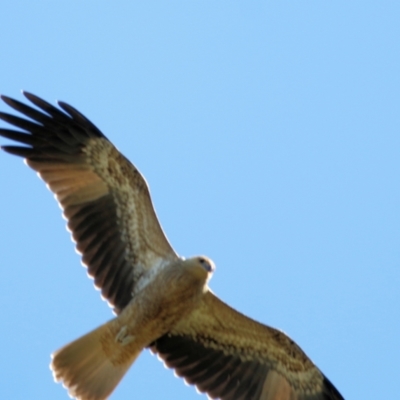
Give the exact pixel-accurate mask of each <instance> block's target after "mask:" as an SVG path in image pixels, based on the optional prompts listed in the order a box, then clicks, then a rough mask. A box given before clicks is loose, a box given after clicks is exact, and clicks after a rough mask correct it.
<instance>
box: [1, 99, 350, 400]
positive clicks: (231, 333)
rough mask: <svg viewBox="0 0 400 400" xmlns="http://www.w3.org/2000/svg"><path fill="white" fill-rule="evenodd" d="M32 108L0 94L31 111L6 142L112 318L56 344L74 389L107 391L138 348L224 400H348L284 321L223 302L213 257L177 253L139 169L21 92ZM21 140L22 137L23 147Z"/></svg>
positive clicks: (79, 395)
mask: <svg viewBox="0 0 400 400" xmlns="http://www.w3.org/2000/svg"><path fill="white" fill-rule="evenodd" d="M24 96H25V97H26V98H27V99H28V100H29V101H30V102H31V103H33V104H34V106H36V107H31V106H28V105H26V104H24V103H22V102H19V101H17V100H13V99H11V98H9V97H6V96H1V98H2V100H3V101H4V102H5V103H7V104H8V105H9V106H10V107H12V108H13V109H15V110H17V111H19V112H20V113H22V114H23V115H24V116H25V117H28V119H26V118H21V117H17V116H15V115H11V114H8V113H4V112H1V113H0V119H2V120H4V121H6V122H7V123H9V124H11V125H14V126H15V127H17V128H18V130H15V129H5V128H1V129H0V136H3V137H5V138H8V139H11V140H14V141H16V142H18V146H15V145H7V146H2V149H3V150H5V151H6V152H8V153H11V154H14V155H17V156H20V157H23V158H24V159H25V161H26V163H27V164H28V165H29V166H30V167H31V168H33V169H34V170H35V171H37V172H38V174H39V176H40V177H41V178H42V179H43V180H44V181H45V182H46V184H47V186H48V187H49V189H50V190H51V191H52V192H53V193H54V194H55V197H56V199H57V201H58V202H59V204H60V205H61V207H62V209H63V213H64V216H65V218H66V219H67V221H68V229H69V230H70V231H71V234H72V238H73V240H74V241H75V242H76V248H77V250H78V252H79V253H80V254H81V255H82V262H83V264H84V265H85V266H86V267H87V270H88V273H89V275H90V276H91V277H92V278H93V279H94V284H95V286H96V287H97V288H99V289H100V290H101V294H102V296H103V297H104V298H105V299H106V300H107V301H108V303H109V304H110V305H111V306H112V307H113V310H114V312H115V314H116V317H115V318H114V319H112V320H111V321H109V322H107V323H105V324H104V325H102V326H100V327H98V328H97V329H95V330H93V331H91V332H89V333H87V334H86V335H84V336H82V337H81V338H78V339H77V340H75V341H73V342H72V343H70V344H67V345H66V346H64V347H62V348H61V349H59V350H57V351H56V352H54V353H53V354H52V361H51V365H50V366H51V369H52V371H53V374H54V377H55V379H56V381H59V382H62V383H63V385H64V386H65V387H66V388H67V390H68V392H69V395H70V396H72V397H74V398H76V399H80V400H104V399H107V398H108V397H109V396H110V394H111V393H112V391H113V390H114V389H115V387H116V386H117V385H118V383H119V382H120V380H121V379H122V377H123V376H124V374H125V373H126V371H127V370H128V369H129V367H130V366H131V365H132V364H133V362H134V361H135V360H136V358H137V357H138V356H139V354H140V353H141V352H142V350H144V349H150V350H151V351H152V352H154V353H156V354H157V355H158V356H159V358H160V359H161V360H162V361H163V362H164V363H165V365H166V366H167V367H169V368H172V369H174V370H175V372H176V374H177V375H178V376H180V377H182V378H184V379H185V381H186V382H187V383H189V384H192V385H195V386H196V387H197V389H198V390H199V391H200V392H202V393H206V394H207V395H208V397H209V398H211V399H221V400H343V397H342V396H341V394H340V393H339V392H338V390H337V389H336V388H335V387H334V386H333V384H332V383H331V382H330V381H329V380H328V379H327V378H326V377H325V376H324V375H323V373H322V372H321V371H320V370H319V369H318V368H317V367H316V366H315V365H314V363H313V362H312V361H311V360H310V359H309V358H308V357H307V355H306V354H305V353H304V352H303V351H302V350H301V348H300V347H299V346H298V345H297V344H296V343H294V342H293V341H292V340H291V339H290V338H289V337H288V336H286V335H285V334H284V333H283V332H281V331H279V330H277V329H274V328H271V327H269V326H266V325H263V324H261V323H259V322H256V321H254V320H252V319H250V318H248V317H246V316H245V315H243V314H241V313H240V312H238V311H236V310H234V309H233V308H231V307H229V306H228V305H227V304H225V303H224V302H222V301H221V300H220V299H219V298H218V297H217V296H216V295H215V294H214V293H213V292H212V291H211V289H210V288H209V286H208V282H209V279H210V278H211V275H212V273H213V271H214V269H215V267H214V264H213V262H212V261H211V260H210V259H209V258H207V257H205V256H198V257H193V258H188V259H185V258H183V257H180V256H178V255H177V253H176V252H175V251H174V249H173V248H172V247H171V245H170V243H169V242H168V239H167V238H166V236H165V234H164V232H163V230H162V228H161V226H160V223H159V221H158V219H157V216H156V213H155V211H154V208H153V205H152V201H151V198H150V193H149V189H148V186H147V183H146V181H145V179H144V178H143V177H142V175H141V174H140V172H139V171H138V170H137V169H136V168H135V166H134V165H133V164H131V163H130V162H129V161H128V160H127V159H126V158H125V157H124V156H123V155H122V154H121V153H120V152H119V151H118V150H117V149H116V148H115V147H114V146H113V144H112V143H111V142H110V141H109V140H108V139H107V138H106V137H105V136H104V135H103V133H102V132H101V131H100V130H99V129H98V128H97V127H96V126H95V125H93V124H92V123H91V122H90V121H89V120H88V119H87V118H86V117H84V116H83V115H82V114H81V113H80V112H79V111H77V110H76V109H75V108H73V107H71V106H70V105H68V104H66V103H64V102H61V101H60V102H58V105H59V107H60V108H57V107H54V106H52V105H51V104H49V103H47V102H46V101H44V100H42V99H40V98H39V97H37V96H35V95H33V94H31V93H27V92H24ZM21 144H22V146H21Z"/></svg>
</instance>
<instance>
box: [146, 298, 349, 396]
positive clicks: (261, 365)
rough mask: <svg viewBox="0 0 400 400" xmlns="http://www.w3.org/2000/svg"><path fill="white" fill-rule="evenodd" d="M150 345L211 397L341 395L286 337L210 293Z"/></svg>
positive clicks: (176, 369)
mask: <svg viewBox="0 0 400 400" xmlns="http://www.w3.org/2000/svg"><path fill="white" fill-rule="evenodd" d="M151 350H152V351H153V352H155V353H157V354H158V356H159V357H160V358H161V359H162V360H163V361H164V362H165V364H166V365H167V366H168V367H170V368H173V369H174V370H175V372H176V374H177V375H178V376H181V377H183V378H185V380H186V382H188V383H189V384H194V385H196V387H197V388H198V390H199V391H200V392H204V393H207V394H208V396H209V397H210V398H212V399H217V398H218V399H221V400H250V399H251V400H344V399H343V397H342V396H341V395H340V393H339V392H338V391H337V390H336V389H335V387H334V386H333V385H332V384H331V383H330V382H329V380H328V379H327V378H326V377H325V376H324V375H323V374H322V372H320V371H319V369H318V368H317V367H316V366H315V365H314V364H313V363H312V362H311V360H310V359H309V358H308V357H307V356H306V355H305V354H304V352H303V351H302V350H301V349H300V347H298V346H297V345H296V344H295V343H294V342H293V341H292V340H291V339H290V338H289V337H287V336H286V335H285V334H284V333H282V332H280V331H278V330H276V329H273V328H270V327H267V326H265V325H262V324H260V323H258V322H256V321H254V320H252V319H250V318H247V317H246V316H244V315H242V314H240V313H239V312H237V311H235V310H234V309H232V308H231V307H229V306H228V305H226V304H225V303H223V302H222V301H221V300H219V299H218V298H217V297H216V296H214V295H213V294H212V293H211V292H208V293H207V294H206V295H205V296H204V300H203V302H202V304H201V306H200V307H199V308H198V309H196V310H195V311H194V312H193V313H192V314H191V315H190V316H189V317H188V318H187V319H185V320H184V321H181V322H180V323H179V324H178V325H177V326H176V328H174V330H173V331H171V332H170V333H168V334H166V335H164V336H163V337H161V338H160V339H158V340H157V341H155V342H154V343H152V345H151Z"/></svg>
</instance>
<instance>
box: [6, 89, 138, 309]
mask: <svg viewBox="0 0 400 400" xmlns="http://www.w3.org/2000/svg"><path fill="white" fill-rule="evenodd" d="M24 95H25V97H27V98H28V99H29V100H30V101H31V102H32V103H33V104H34V105H36V106H37V107H39V108H40V109H41V110H42V111H43V112H42V111H39V110H36V109H34V108H32V107H29V106H27V105H25V104H23V103H21V102H19V101H17V100H13V99H11V98H9V97H6V96H1V98H2V100H3V101H4V102H5V103H7V104H8V105H9V106H10V107H12V108H14V109H15V110H17V111H19V112H21V113H22V114H24V115H25V116H26V117H28V118H30V119H31V120H32V121H31V120H27V119H23V118H20V117H16V116H13V115H11V114H7V113H3V112H2V113H0V119H2V120H4V121H6V122H8V123H9V124H12V125H15V126H16V127H18V128H20V129H22V130H23V131H17V130H10V129H0V135H1V136H3V137H5V138H8V139H11V140H14V141H16V142H19V143H21V144H23V145H24V146H13V145H8V146H3V147H2V148H3V150H5V151H7V152H8V153H11V154H14V155H17V156H21V157H24V158H26V159H27V162H28V164H29V165H30V166H31V167H32V168H34V169H35V170H36V171H38V172H39V173H40V174H41V176H42V178H43V179H44V180H45V181H46V182H47V183H48V184H49V186H50V188H51V189H52V190H53V191H54V192H55V193H56V194H57V195H61V194H62V193H63V190H65V189H64V188H70V187H72V189H73V185H74V182H75V181H76V183H77V184H79V181H80V178H81V177H82V176H83V174H84V173H87V172H88V171H89V168H88V166H87V165H85V160H84V157H83V152H82V149H83V148H84V147H85V145H86V143H87V141H88V139H91V138H99V139H100V138H101V139H105V140H106V137H105V136H104V135H103V134H102V133H101V132H100V130H99V129H98V128H96V126H94V125H93V124H92V123H91V122H90V121H89V120H88V119H87V118H85V117H84V116H83V115H82V114H81V113H79V112H78V111H77V110H75V109H74V108H73V107H71V106H69V105H68V104H66V103H62V102H60V103H59V104H60V106H61V107H62V109H63V110H64V111H65V112H63V111H60V110H58V109H57V108H55V107H53V106H52V105H51V104H49V103H47V102H45V101H44V100H42V99H40V98H39V97H37V96H34V95H33V94H30V93H24ZM69 168H70V169H69ZM78 189H79V188H78ZM78 189H77V190H78ZM60 198H61V200H60ZM60 198H59V200H60V202H61V205H62V206H63V209H64V215H65V216H66V218H67V219H68V227H69V229H70V230H71V232H72V236H73V238H74V240H75V241H76V243H77V249H78V251H79V252H80V253H81V254H82V258H83V262H84V263H85V264H86V266H87V267H88V272H89V274H90V275H91V276H92V277H94V280H95V284H96V286H98V287H99V288H100V289H101V292H102V295H103V296H104V298H106V299H107V300H108V301H109V302H110V304H112V305H113V306H114V308H115V311H116V312H119V311H120V310H122V309H123V308H124V307H125V306H126V305H127V304H128V303H129V301H130V300H131V297H132V294H131V292H132V288H133V266H131V265H129V263H128V262H127V260H126V258H125V251H124V250H125V248H124V243H123V242H122V240H121V237H120V229H119V223H118V215H117V214H118V213H117V207H116V204H115V201H114V198H113V196H112V194H111V193H105V194H104V195H103V196H101V197H100V198H98V199H96V200H94V201H88V202H84V203H80V204H69V200H70V199H71V196H69V197H68V196H66V197H65V198H62V197H60Z"/></svg>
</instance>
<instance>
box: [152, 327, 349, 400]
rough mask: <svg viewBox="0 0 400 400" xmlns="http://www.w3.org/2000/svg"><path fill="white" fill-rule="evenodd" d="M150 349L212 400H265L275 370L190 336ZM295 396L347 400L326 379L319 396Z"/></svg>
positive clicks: (158, 342) (306, 399)
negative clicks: (264, 390) (265, 389)
mask: <svg viewBox="0 0 400 400" xmlns="http://www.w3.org/2000/svg"><path fill="white" fill-rule="evenodd" d="M151 349H152V351H153V352H155V353H157V354H158V355H159V357H160V358H161V359H162V360H163V361H164V363H165V364H166V366H168V367H169V368H173V369H174V370H175V372H176V374H177V375H178V376H180V377H183V378H185V380H186V381H187V382H188V383H189V384H193V385H196V387H197V388H198V390H199V391H200V392H203V393H207V394H208V396H209V397H210V398H212V399H221V400H262V399H264V397H260V395H261V392H262V390H263V385H264V382H265V381H266V380H267V378H268V374H269V373H270V372H272V371H274V366H273V364H270V365H268V362H267V361H266V360H265V361H264V362H263V361H261V360H258V359H254V360H251V361H242V360H241V358H240V357H239V356H238V355H227V354H225V353H224V352H223V351H222V350H216V349H214V348H210V347H206V346H204V345H203V344H202V343H200V342H198V341H195V340H193V339H192V338H191V337H189V336H178V335H170V334H166V335H164V336H163V337H161V338H160V339H158V340H156V341H155V342H154V343H153V344H152V345H151ZM296 395H297V397H295V398H296V399H298V400H344V398H343V397H342V396H341V394H340V393H339V392H338V391H337V389H336V388H335V387H334V386H333V385H332V383H331V382H330V381H329V380H328V379H327V378H326V377H324V383H323V389H322V391H321V392H320V393H317V394H312V395H311V394H302V393H301V392H296Z"/></svg>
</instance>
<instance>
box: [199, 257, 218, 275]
mask: <svg viewBox="0 0 400 400" xmlns="http://www.w3.org/2000/svg"><path fill="white" fill-rule="evenodd" d="M199 262H200V264H201V265H202V266H203V268H204V269H205V270H206V271H207V272H213V271H214V267H213V264H212V262H210V261H208V260H206V259H205V258H203V257H199Z"/></svg>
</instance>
